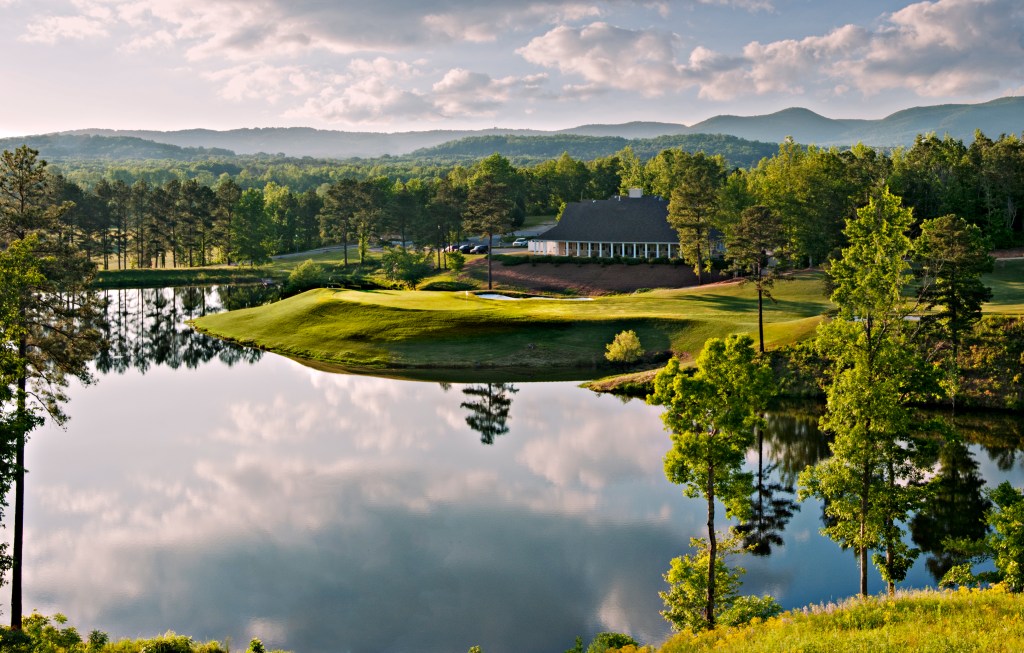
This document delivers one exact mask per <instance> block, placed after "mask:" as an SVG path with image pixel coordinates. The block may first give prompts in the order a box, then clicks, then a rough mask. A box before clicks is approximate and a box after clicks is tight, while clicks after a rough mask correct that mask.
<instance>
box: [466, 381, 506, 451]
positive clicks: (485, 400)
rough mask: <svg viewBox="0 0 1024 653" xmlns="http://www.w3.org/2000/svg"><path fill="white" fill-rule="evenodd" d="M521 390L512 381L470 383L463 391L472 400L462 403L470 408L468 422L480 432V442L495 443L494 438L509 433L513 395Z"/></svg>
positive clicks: (470, 426)
mask: <svg viewBox="0 0 1024 653" xmlns="http://www.w3.org/2000/svg"><path fill="white" fill-rule="evenodd" d="M517 392H519V390H517V389H516V387H515V386H514V385H512V384H511V383H487V384H482V385H470V386H466V387H465V388H463V389H462V393H463V394H465V395H466V396H468V397H470V398H471V400H470V401H464V402H462V403H461V404H460V407H461V408H468V409H469V415H467V416H466V424H468V425H469V428H471V429H473V430H474V431H476V432H477V433H479V434H480V442H482V443H484V444H494V438H496V437H497V436H499V435H505V434H506V433H508V424H507V422H508V412H509V409H511V408H512V396H511V395H513V394H515V393H517Z"/></svg>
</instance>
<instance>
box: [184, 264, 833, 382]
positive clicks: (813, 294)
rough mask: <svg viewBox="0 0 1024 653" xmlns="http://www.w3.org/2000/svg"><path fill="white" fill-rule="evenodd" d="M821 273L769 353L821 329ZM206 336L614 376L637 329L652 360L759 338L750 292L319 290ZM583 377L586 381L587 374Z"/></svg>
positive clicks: (772, 333)
mask: <svg viewBox="0 0 1024 653" xmlns="http://www.w3.org/2000/svg"><path fill="white" fill-rule="evenodd" d="M821 283H822V277H821V275H820V273H815V272H805V273H800V274H797V275H794V278H793V280H792V281H788V282H785V283H780V284H778V286H777V289H776V293H775V294H776V299H777V302H776V303H775V304H768V305H767V306H766V311H765V321H766V338H767V339H768V340H769V341H770V342H771V344H772V345H782V344H786V343H787V342H791V341H792V340H794V339H796V338H800V337H802V336H803V335H804V334H806V333H808V332H810V331H813V329H814V326H815V325H816V324H817V322H818V320H819V319H820V315H821V314H822V313H823V312H824V311H826V310H827V309H828V308H829V304H828V302H827V300H825V299H824V298H823V296H822V289H821ZM195 326H196V327H197V328H199V329H200V330H202V331H205V332H208V333H211V334H213V335H216V336H220V337H223V338H228V339H231V340H235V341H238V342H241V343H243V344H248V345H254V346H258V347H261V348H265V349H270V350H272V351H276V352H279V353H283V354H287V355H291V356H296V357H302V358H309V359H314V360H317V361H324V362H329V363H334V364H339V365H344V366H350V367H352V368H357V369H371V370H372V369H384V368H389V369H395V368H463V369H481V368H505V369H512V368H519V369H551V368H563V369H566V368H575V369H579V370H580V371H581V372H580V375H579V376H577V378H585V377H586V376H593V375H595V374H597V373H598V372H597V370H600V369H602V368H603V369H604V370H607V367H606V366H605V362H604V351H605V350H604V347H605V344H607V343H609V342H611V340H612V338H614V336H615V334H616V333H618V332H620V331H623V330H626V329H633V330H635V331H636V332H637V334H638V335H639V337H640V341H641V343H642V344H643V346H644V347H645V349H647V350H648V351H658V352H672V353H675V354H681V355H686V354H689V355H694V354H696V353H697V352H699V351H700V349H701V347H702V346H703V343H704V341H705V340H707V339H708V338H710V337H720V336H724V335H727V334H730V333H756V330H757V311H756V297H755V294H754V290H753V288H752V287H750V286H743V285H740V284H738V283H727V284H716V285H711V286H705V287H701V288H691V289H684V290H655V291H651V292H646V293H642V294H633V295H623V296H612V297H597V298H594V299H592V300H589V301H572V300H550V301H547V300H521V301H501V300H494V299H484V298H481V297H478V296H476V295H474V294H472V293H468V292H431V293H425V292H415V291H391V290H388V291H384V290H382V291H354V290H341V291H336V290H315V291H310V292H307V293H304V294H302V295H298V296H296V297H292V298H289V299H286V300H284V301H281V302H278V303H276V304H272V305H269V306H263V307H259V308H255V309H246V310H242V311H234V312H231V313H223V314H218V315H209V316H206V317H203V318H200V319H198V320H196V321H195ZM584 370H587V371H584Z"/></svg>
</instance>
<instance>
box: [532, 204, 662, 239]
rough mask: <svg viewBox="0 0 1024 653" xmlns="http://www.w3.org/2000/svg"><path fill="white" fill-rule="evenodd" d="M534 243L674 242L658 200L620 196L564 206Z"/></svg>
mask: <svg viewBox="0 0 1024 653" xmlns="http://www.w3.org/2000/svg"><path fill="white" fill-rule="evenodd" d="M537 240H564V241H590V242H604V243H608V242H613V243H678V242H679V234H677V233H676V231H675V229H673V228H672V227H671V226H669V224H668V202H666V201H665V200H663V199H661V198H660V197H654V196H645V197H635V198H629V197H622V198H619V199H610V200H594V201H583V202H573V203H571V204H566V206H565V211H563V212H562V219H561V220H559V221H558V224H556V225H555V226H554V227H552V228H551V229H548V230H547V231H545V232H544V233H542V234H540V235H539V236H537Z"/></svg>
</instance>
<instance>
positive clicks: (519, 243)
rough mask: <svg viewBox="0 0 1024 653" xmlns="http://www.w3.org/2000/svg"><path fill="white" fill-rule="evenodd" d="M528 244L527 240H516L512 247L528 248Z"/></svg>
mask: <svg viewBox="0 0 1024 653" xmlns="http://www.w3.org/2000/svg"><path fill="white" fill-rule="evenodd" d="M528 242H529V241H527V240H526V239H525V238H516V239H515V240H514V241H513V242H512V247H526V245H527V243H528Z"/></svg>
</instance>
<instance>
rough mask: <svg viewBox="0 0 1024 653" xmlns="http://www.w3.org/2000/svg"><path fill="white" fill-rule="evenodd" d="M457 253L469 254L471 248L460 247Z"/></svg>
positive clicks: (466, 246) (470, 246)
mask: <svg viewBox="0 0 1024 653" xmlns="http://www.w3.org/2000/svg"><path fill="white" fill-rule="evenodd" d="M459 251H460V252H462V253H463V254H469V253H470V252H472V251H473V246H472V245H463V246H462V247H459Z"/></svg>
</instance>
